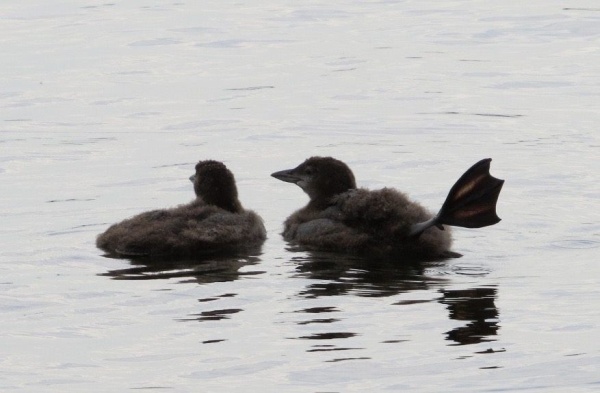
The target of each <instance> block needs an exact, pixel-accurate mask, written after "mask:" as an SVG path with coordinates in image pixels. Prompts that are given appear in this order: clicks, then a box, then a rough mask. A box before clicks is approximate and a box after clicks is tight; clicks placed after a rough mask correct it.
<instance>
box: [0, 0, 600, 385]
mask: <svg viewBox="0 0 600 393" xmlns="http://www.w3.org/2000/svg"><path fill="white" fill-rule="evenodd" d="M0 15H1V16H0V18H1V21H2V23H1V24H0V33H1V35H0V36H1V37H2V39H1V40H0V48H1V49H2V53H4V55H3V60H2V62H1V65H0V70H1V72H0V86H2V87H1V89H0V108H1V110H0V114H1V116H0V121H1V128H0V181H1V183H2V192H1V193H0V201H1V203H0V216H1V217H2V222H3V224H2V227H1V228H0V233H1V236H0V277H1V278H0V311H1V312H2V315H3V320H2V324H1V327H0V347H1V348H2V353H1V354H0V390H2V391H3V392H12V391H19V392H21V391H23V392H40V391H52V392H54V391H56V392H59V391H60V392H65V391H74V392H75V391H88V392H106V391H127V390H135V391H138V390H142V391H144V390H166V391H177V392H187V391H197V390H198V389H202V390H203V391H209V392H232V391H266V392H279V391H286V392H325V391H327V392H334V391H335V392H352V391H361V392H362V391H366V390H370V391H420V392H421V391H422V392H439V391H448V392H464V391H481V392H484V391H486V392H489V391H502V390H505V391H522V390H527V391H532V392H537V391H540V392H542V391H543V392H551V391H567V390H568V391H593V390H597V389H598V388H599V384H600V377H599V375H600V372H599V371H600V344H599V342H598V339H597V337H598V333H600V311H599V310H600V308H599V307H598V299H599V295H600V290H599V289H598V288H600V285H599V284H600V267H599V266H600V265H599V264H598V261H597V257H598V249H599V247H600V224H599V221H600V220H599V218H600V216H599V214H598V200H599V199H600V186H599V185H598V184H599V182H598V169H597V168H598V167H599V164H600V160H599V155H598V151H599V150H598V148H599V146H600V142H599V138H598V130H597V125H598V124H599V123H600V110H599V108H598V102H599V95H600V77H599V75H600V73H599V71H600V66H599V64H600V45H599V44H600V8H599V7H598V5H597V4H596V2H593V1H584V0H582V1H577V2H574V3H572V4H571V3H569V4H568V5H565V3H564V2H558V1H543V2H542V1H537V2H530V3H526V4H525V3H523V2H517V1H503V2H498V3H489V2H472V1H468V2H467V1H458V0H453V1H445V2H436V1H419V2H412V1H381V2H376V1H369V2H367V1H361V2H359V1H348V2H340V1H337V2H336V1H334V2H331V1H330V2H316V1H312V2H311V1H305V2H301V3H298V2H291V1H284V2H281V1H278V2H275V1H261V2H237V3H235V2H210V1H205V2H202V4H200V3H197V4H195V3H192V2H171V3H167V2H162V3H161V2H148V1H128V2H123V3H122V4H121V3H108V2H93V1H86V2H75V1H54V2H52V4H51V5H50V4H46V3H44V2H39V1H38V2H21V3H18V4H17V3H16V2H13V4H9V3H6V4H2V5H0ZM317 154H318V155H332V156H335V157H337V158H339V159H342V160H344V161H346V162H347V163H348V164H349V165H350V166H351V167H352V168H353V170H354V172H355V175H356V178H357V180H358V183H359V185H361V186H366V187H370V188H379V187H383V186H394V187H398V188H400V189H402V190H404V191H407V192H409V193H410V195H411V196H412V197H413V198H415V199H417V200H419V201H421V202H422V203H423V204H425V205H426V206H429V207H430V208H431V209H436V208H437V207H438V206H439V205H440V204H441V202H442V200H443V198H444V196H445V193H446V192H447V190H448V188H449V187H450V185H451V184H452V183H453V182H454V180H455V179H456V178H457V177H458V176H459V175H460V174H461V173H462V172H463V171H464V170H465V169H467V168H468V167H469V166H470V165H471V164H472V163H474V162H475V161H477V160H478V159H480V158H484V157H493V162H492V174H494V175H495V176H497V177H499V178H503V179H506V185H505V187H504V190H503V192H502V195H501V197H500V202H499V206H498V212H499V215H500V217H502V219H503V221H502V222H501V223H500V224H499V225H496V226H494V227H490V228H486V229H482V230H466V229H458V230H456V231H455V239H456V240H455V245H454V250H455V251H458V252H461V253H463V254H464V257H463V258H460V259H457V260H451V261H446V262H443V263H431V264H425V265H420V266H391V265H385V264H374V263H365V262H364V261H360V260H355V259H352V258H349V257H339V256H333V255H327V254H317V255H314V254H313V255H311V254H308V253H305V252H297V251H293V250H289V249H288V246H287V245H286V244H285V243H284V242H283V241H282V239H281V238H280V236H279V234H278V233H279V231H280V230H281V223H282V221H283V219H284V218H285V217H286V216H287V215H288V214H290V213H291V212H292V211H293V210H294V209H296V208H299V207H300V206H302V205H303V204H304V203H305V202H306V197H305V196H304V195H303V194H302V192H301V191H300V190H299V189H298V188H296V187H294V186H292V185H289V184H284V183H281V182H278V181H277V180H275V179H272V178H270V177H269V176H268V175H269V174H270V173H271V172H273V171H276V170H280V169H285V168H289V167H292V166H295V165H297V164H298V163H299V162H301V161H302V160H303V159H304V158H306V157H308V156H311V155H317ZM206 158H213V159H219V160H222V161H224V162H225V163H226V164H227V165H228V167H229V168H230V169H231V170H232V171H233V172H234V173H235V175H236V178H237V180H238V188H239V191H240V197H241V200H242V203H243V204H244V205H245V206H247V207H250V208H252V209H254V210H256V211H257V212H259V213H260V214H261V215H262V216H263V218H264V220H265V224H266V226H267V229H268V232H269V239H268V240H267V242H266V243H265V245H264V247H263V249H262V253H261V254H259V255H253V256H249V257H243V258H234V259H231V258H230V259H224V260H212V261H203V262H198V261H178V262H172V263H163V264H158V263H156V264H153V265H151V266H144V265H139V264H135V263H133V262H129V261H127V260H117V259H109V258H105V257H104V256H103V255H102V253H101V252H100V251H99V250H97V249H95V247H94V239H95V236H96V234H98V233H99V232H101V231H103V230H104V229H105V228H106V227H107V226H108V224H110V223H113V222H116V221H119V220H121V219H123V218H125V217H127V216H130V215H133V214H135V213H138V212H141V211H144V210H149V209H154V208H160V207H167V206H173V205H176V204H178V203H185V202H187V201H189V200H190V199H191V198H192V196H193V194H192V189H191V185H190V183H189V181H188V180H187V177H188V176H189V175H190V174H191V172H192V171H193V165H194V164H195V162H196V161H198V160H199V159H206Z"/></svg>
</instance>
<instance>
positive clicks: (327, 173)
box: [272, 157, 456, 259]
mask: <svg viewBox="0 0 600 393" xmlns="http://www.w3.org/2000/svg"><path fill="white" fill-rule="evenodd" d="M272 176H274V177H275V178H277V179H280V180H283V181H286V182H290V183H294V184H297V185H298V186H300V187H301V188H302V189H303V190H304V191H305V192H306V193H307V194H308V196H309V197H310V201H309V203H308V204H307V205H306V206H305V207H303V208H302V209H300V210H298V211H296V212H295V213H293V214H292V215H291V216H289V217H288V218H287V220H286V221H285V223H284V230H283V237H284V238H285V239H286V240H288V241H290V242H292V243H295V244H298V245H301V246H303V247H305V248H308V249H314V250H329V251H342V252H349V253H358V254H366V255H372V256H377V257H388V256H393V257H400V258H402V257H407V258H428V259H429V258H438V257H443V256H449V255H448V250H449V249H450V246H451V244H452V238H451V234H450V228H444V229H445V230H440V229H439V228H438V227H433V228H429V229H427V230H426V231H424V232H423V233H421V234H420V235H419V236H411V234H410V231H411V228H412V226H413V225H415V224H418V223H421V222H423V221H427V220H429V219H431V218H432V217H433V214H432V213H430V212H429V211H428V210H427V209H425V208H424V207H423V206H421V205H420V204H418V203H417V202H414V201H411V200H410V199H409V198H408V197H407V196H406V195H405V194H404V193H402V192H399V191H397V190H394V189H391V188H383V189H381V190H375V191H370V190H367V189H363V188H360V189H357V188H356V183H355V180H354V175H353V174H352V171H351V170H350V168H348V166H347V165H346V164H344V163H343V162H341V161H339V160H336V159H334V158H331V157H311V158H309V159H307V160H306V161H305V162H303V163H302V164H301V165H299V166H298V167H296V168H294V169H291V170H285V171H280V172H276V173H274V174H273V175H272ZM455 255H456V254H455Z"/></svg>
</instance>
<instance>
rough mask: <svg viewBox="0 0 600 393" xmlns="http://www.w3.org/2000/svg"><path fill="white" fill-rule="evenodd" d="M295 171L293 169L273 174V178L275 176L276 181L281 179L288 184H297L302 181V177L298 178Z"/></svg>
mask: <svg viewBox="0 0 600 393" xmlns="http://www.w3.org/2000/svg"><path fill="white" fill-rule="evenodd" d="M293 171H294V170H293V169H286V170H285V171H279V172H275V173H271V176H273V177H274V178H275V179H279V180H281V181H284V182H287V183H294V184H296V183H298V182H299V181H300V180H302V179H301V178H300V177H298V176H297V175H294V174H293Z"/></svg>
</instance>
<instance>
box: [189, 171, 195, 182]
mask: <svg viewBox="0 0 600 393" xmlns="http://www.w3.org/2000/svg"><path fill="white" fill-rule="evenodd" d="M195 180H196V174H195V173H194V174H193V175H192V176H190V181H191V182H192V183H193V182H194V181H195Z"/></svg>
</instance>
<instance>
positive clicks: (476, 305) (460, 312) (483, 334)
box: [440, 287, 499, 345]
mask: <svg viewBox="0 0 600 393" xmlns="http://www.w3.org/2000/svg"><path fill="white" fill-rule="evenodd" d="M441 292H442V294H443V297H442V298H441V299H440V303H442V304H446V305H447V306H448V307H447V308H448V311H449V312H450V313H449V314H450V315H449V316H450V318H451V319H456V320H459V321H469V323H467V324H466V325H465V326H461V327H458V328H455V329H452V330H450V331H449V332H446V339H447V340H451V341H455V342H456V344H455V345H465V344H477V343H480V342H483V341H493V340H492V339H490V338H489V336H495V335H496V333H497V331H498V329H499V326H498V309H497V308H496V305H495V304H494V299H496V288H494V287H490V288H471V289H461V290H445V289H442V290H441Z"/></svg>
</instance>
